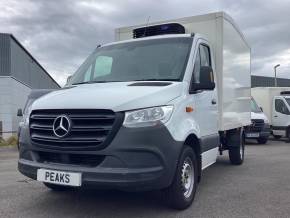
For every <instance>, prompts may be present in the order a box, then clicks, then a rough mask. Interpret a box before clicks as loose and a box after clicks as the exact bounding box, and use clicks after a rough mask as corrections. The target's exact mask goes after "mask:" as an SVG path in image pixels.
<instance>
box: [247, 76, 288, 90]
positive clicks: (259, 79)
mask: <svg viewBox="0 0 290 218" xmlns="http://www.w3.org/2000/svg"><path fill="white" fill-rule="evenodd" d="M251 80H252V87H274V86H275V79H274V77H265V76H254V75H252V77H251ZM277 86H279V87H288V86H289V87H290V79H283V78H277Z"/></svg>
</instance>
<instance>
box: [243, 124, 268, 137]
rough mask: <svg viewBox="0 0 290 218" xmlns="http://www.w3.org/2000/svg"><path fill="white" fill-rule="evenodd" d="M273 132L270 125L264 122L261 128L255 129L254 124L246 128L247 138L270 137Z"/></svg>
mask: <svg viewBox="0 0 290 218" xmlns="http://www.w3.org/2000/svg"><path fill="white" fill-rule="evenodd" d="M270 134H271V129H270V125H269V124H267V123H264V125H263V126H262V127H261V128H260V129H258V130H257V129H253V128H252V126H248V127H246V129H245V136H246V138H251V139H257V138H268V137H269V136H270Z"/></svg>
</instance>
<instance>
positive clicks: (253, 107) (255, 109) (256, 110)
mask: <svg viewBox="0 0 290 218" xmlns="http://www.w3.org/2000/svg"><path fill="white" fill-rule="evenodd" d="M251 111H252V112H254V113H261V112H262V111H261V109H260V108H259V106H258V105H257V103H256V101H255V100H254V99H253V98H252V100H251Z"/></svg>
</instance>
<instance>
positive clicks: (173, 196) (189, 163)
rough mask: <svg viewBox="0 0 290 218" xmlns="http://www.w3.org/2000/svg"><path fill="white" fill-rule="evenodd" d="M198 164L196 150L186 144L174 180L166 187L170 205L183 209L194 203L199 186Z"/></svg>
mask: <svg viewBox="0 0 290 218" xmlns="http://www.w3.org/2000/svg"><path fill="white" fill-rule="evenodd" d="M197 166H198V164H197V158H196V154H195V152H194V150H193V149H192V148H191V147H189V146H186V147H185V148H184V149H183V151H182V153H181V155H180V158H179V161H178V165H177V168H176V172H175V176H174V179H173V182H172V184H171V185H170V187H169V188H167V189H166V197H167V200H168V201H169V205H170V207H172V208H174V209H178V210H183V209H186V208H188V207H189V206H190V205H191V204H192V202H193V199H194V196H195V192H196V188H197V176H198V167H197Z"/></svg>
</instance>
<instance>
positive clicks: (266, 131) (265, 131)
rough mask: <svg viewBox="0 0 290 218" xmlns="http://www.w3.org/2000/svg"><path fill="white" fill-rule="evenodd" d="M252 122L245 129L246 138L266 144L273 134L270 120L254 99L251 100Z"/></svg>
mask: <svg viewBox="0 0 290 218" xmlns="http://www.w3.org/2000/svg"><path fill="white" fill-rule="evenodd" d="M251 121H252V124H251V125H250V126H247V127H246V129H245V132H246V138H247V139H256V140H257V142H258V143H259V144H266V143H267V141H268V138H269V136H270V134H271V129H270V124H269V120H268V118H267V116H266V115H265V114H264V112H263V109H262V108H260V107H259V106H258V104H257V103H256V101H255V99H254V98H252V100H251Z"/></svg>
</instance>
